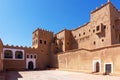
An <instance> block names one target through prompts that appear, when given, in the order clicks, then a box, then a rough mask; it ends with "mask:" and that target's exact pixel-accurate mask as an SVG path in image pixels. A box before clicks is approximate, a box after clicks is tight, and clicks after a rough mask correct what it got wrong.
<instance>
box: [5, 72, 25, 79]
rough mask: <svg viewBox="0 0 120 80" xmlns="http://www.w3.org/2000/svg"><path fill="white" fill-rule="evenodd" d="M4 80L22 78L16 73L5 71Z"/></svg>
mask: <svg viewBox="0 0 120 80" xmlns="http://www.w3.org/2000/svg"><path fill="white" fill-rule="evenodd" d="M5 76H6V80H18V78H23V77H22V76H21V75H20V74H19V72H18V71H6V72H5Z"/></svg>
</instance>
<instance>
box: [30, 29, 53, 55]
mask: <svg viewBox="0 0 120 80" xmlns="http://www.w3.org/2000/svg"><path fill="white" fill-rule="evenodd" d="M52 40H53V32H50V31H46V30H43V29H39V28H38V29H36V30H35V31H34V32H33V34H32V47H34V48H37V49H38V50H40V51H41V52H44V53H48V52H50V47H51V43H52Z"/></svg>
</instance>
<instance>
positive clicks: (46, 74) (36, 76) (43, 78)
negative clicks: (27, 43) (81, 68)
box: [6, 70, 120, 80]
mask: <svg viewBox="0 0 120 80" xmlns="http://www.w3.org/2000/svg"><path fill="white" fill-rule="evenodd" d="M6 79H7V80H120V77H117V76H109V75H93V74H85V73H78V72H67V71H59V70H46V71H18V72H17V71H8V72H6Z"/></svg>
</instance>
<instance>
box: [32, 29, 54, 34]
mask: <svg viewBox="0 0 120 80" xmlns="http://www.w3.org/2000/svg"><path fill="white" fill-rule="evenodd" d="M36 31H43V32H49V33H53V32H52V31H49V30H45V29H43V28H37V29H36V30H35V31H34V32H33V33H35V32H36Z"/></svg>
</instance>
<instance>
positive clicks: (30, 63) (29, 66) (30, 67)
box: [28, 61, 33, 70]
mask: <svg viewBox="0 0 120 80" xmlns="http://www.w3.org/2000/svg"><path fill="white" fill-rule="evenodd" d="M28 69H29V70H33V62H32V61H30V62H29V63H28Z"/></svg>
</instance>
